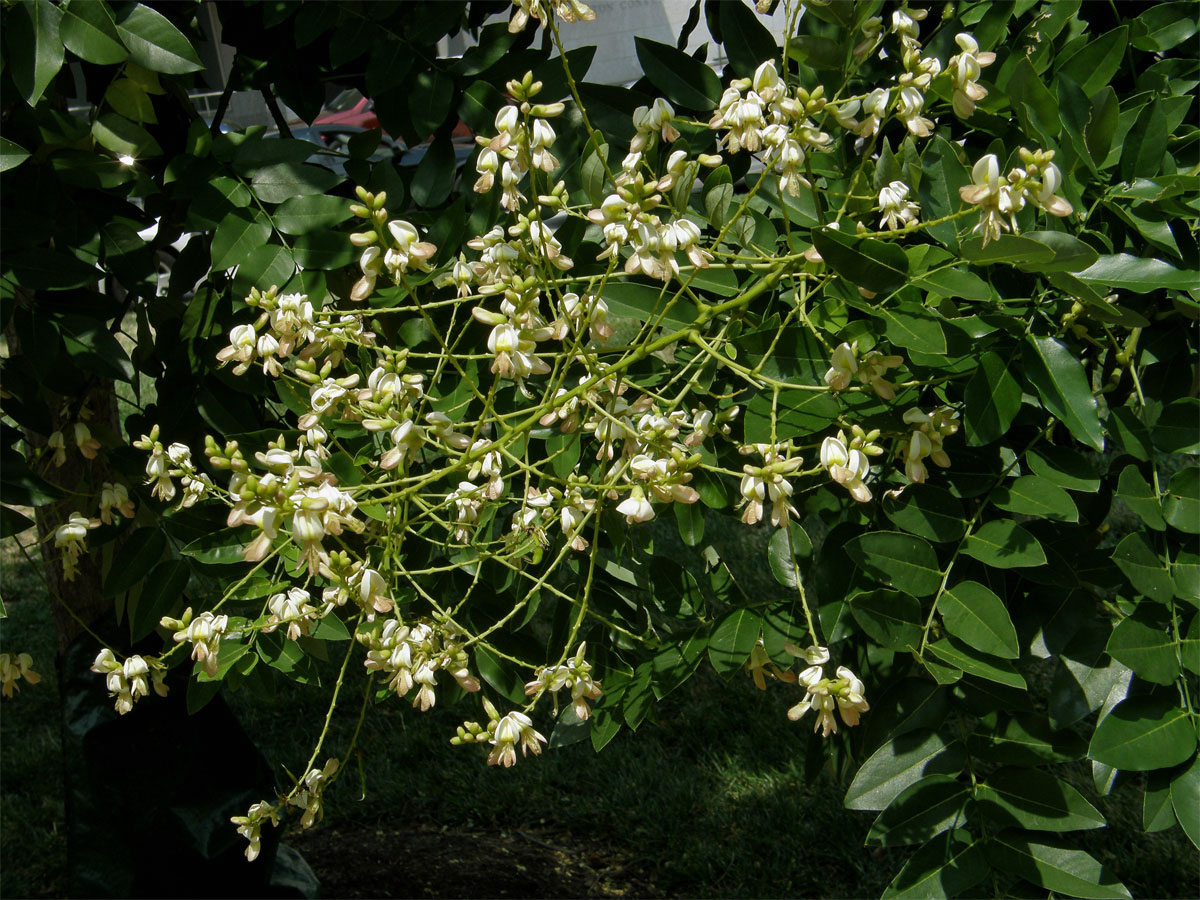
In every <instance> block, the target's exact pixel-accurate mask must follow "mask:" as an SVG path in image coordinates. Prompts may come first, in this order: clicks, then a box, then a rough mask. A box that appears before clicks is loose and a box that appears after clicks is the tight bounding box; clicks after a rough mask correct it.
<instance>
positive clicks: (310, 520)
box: [205, 376, 363, 575]
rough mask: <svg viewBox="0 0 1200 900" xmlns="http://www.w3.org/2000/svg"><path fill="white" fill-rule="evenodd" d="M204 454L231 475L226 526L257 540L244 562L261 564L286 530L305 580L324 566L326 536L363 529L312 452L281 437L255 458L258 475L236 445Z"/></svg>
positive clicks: (352, 502) (351, 502)
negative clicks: (249, 529) (248, 529)
mask: <svg viewBox="0 0 1200 900" xmlns="http://www.w3.org/2000/svg"><path fill="white" fill-rule="evenodd" d="M355 380H357V376H356V377H355ZM342 390H343V391H344V388H343V389H342ZM315 424H316V423H315V422H309V423H308V426H309V428H310V429H311V428H312V426H313V425H315ZM205 450H206V453H207V455H208V458H209V461H210V462H211V463H212V464H213V465H214V466H216V467H217V468H228V469H231V470H232V473H231V475H230V479H229V488H228V491H229V494H230V495H231V496H232V498H233V500H234V503H233V508H232V509H230V511H229V515H228V517H227V519H226V521H227V524H228V525H229V526H230V527H231V528H233V527H237V526H239V525H252V526H254V527H255V528H256V529H258V532H259V534H258V537H256V538H255V539H254V540H252V541H251V542H250V543H249V544H247V545H246V549H245V551H244V552H243V556H244V557H245V559H246V560H247V561H250V562H257V561H259V560H261V559H263V558H265V557H266V555H267V552H268V550H269V549H270V548H271V546H272V544H273V542H274V541H275V539H276V538H277V537H278V536H279V532H280V530H281V529H282V528H287V529H289V530H290V532H291V536H292V540H293V541H294V542H295V543H296V545H297V546H298V547H299V549H300V559H301V560H302V561H303V562H304V563H305V564H306V565H307V567H308V571H309V574H310V575H315V574H316V573H317V570H318V569H319V568H320V566H321V565H322V563H324V562H326V561H327V560H328V553H327V551H326V549H325V546H324V543H323V541H324V539H325V538H326V536H334V537H336V536H338V535H340V534H341V533H342V531H343V530H344V529H346V530H349V531H353V532H358V531H362V529H363V523H362V521H361V520H360V519H358V518H356V517H355V512H356V510H357V508H358V504H357V503H356V502H355V500H354V498H353V497H352V496H351V495H350V493H349V492H347V491H343V490H341V489H340V488H338V486H337V478H336V477H335V476H334V475H333V474H332V473H330V472H326V471H324V470H323V468H322V465H321V462H322V460H321V454H320V453H319V452H317V450H315V449H312V448H311V447H310V448H308V449H304V448H301V447H299V446H297V447H296V448H295V449H292V450H288V449H287V447H286V442H285V440H284V438H283V437H280V438H279V439H278V440H276V441H272V442H271V443H270V444H268V449H267V450H266V452H258V453H256V454H254V459H255V461H256V462H257V463H258V465H259V466H260V467H261V468H262V469H264V470H265V472H264V473H263V474H257V473H253V472H251V471H250V470H249V464H248V462H247V460H245V459H244V458H243V457H242V455H241V452H240V451H239V450H238V448H237V444H236V443H230V444H228V445H226V447H225V449H224V451H222V450H220V449H219V448H218V447H217V446H216V443H215V442H211V443H208V445H207V446H206V448H205Z"/></svg>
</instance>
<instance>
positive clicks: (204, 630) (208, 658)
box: [159, 606, 229, 678]
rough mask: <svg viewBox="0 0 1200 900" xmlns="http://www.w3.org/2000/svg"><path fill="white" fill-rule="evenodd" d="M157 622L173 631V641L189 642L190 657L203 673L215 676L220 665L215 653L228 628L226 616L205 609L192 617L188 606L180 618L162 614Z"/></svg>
mask: <svg viewBox="0 0 1200 900" xmlns="http://www.w3.org/2000/svg"><path fill="white" fill-rule="evenodd" d="M159 624H161V625H162V627H163V628H166V629H167V630H168V631H173V632H175V635H174V640H175V643H177V644H182V643H184V642H187V643H189V644H191V645H192V659H193V660H195V661H196V662H198V663H200V666H201V667H202V668H203V669H204V674H206V675H207V676H208V677H209V678H215V677H216V675H217V671H218V667H219V666H220V662H219V661H218V660H217V655H218V654H219V653H220V651H221V638H222V637H224V636H225V634H226V632H227V631H228V629H229V617H228V616H218V615H214V614H213V613H211V612H208V611H205V612H202V613H200V615H198V616H195V617H193V616H192V608H191V607H190V606H189V607H188V608H187V609H185V610H184V612H183V616H182V617H181V618H178V619H172V618H171V617H169V616H163V618H162V621H161V622H160V623H159Z"/></svg>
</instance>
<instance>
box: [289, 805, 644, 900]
mask: <svg viewBox="0 0 1200 900" xmlns="http://www.w3.org/2000/svg"><path fill="white" fill-rule="evenodd" d="M290 843H291V844H293V845H294V846H295V847H296V848H297V849H299V850H300V851H301V852H302V853H303V854H304V856H305V858H306V859H307V860H308V862H309V864H310V865H311V866H312V867H313V870H314V871H315V872H316V873H317V876H318V877H319V878H320V879H321V895H322V896H323V897H538V898H559V897H564V898H565V897H663V896H666V895H665V894H663V892H662V891H661V890H660V889H659V888H658V887H656V886H655V884H654V881H653V872H652V867H651V866H649V865H648V864H647V863H645V862H637V861H634V860H632V859H631V858H630V857H629V855H628V853H627V852H623V851H622V850H620V849H619V848H617V847H615V846H608V845H605V844H604V843H602V842H599V841H597V840H596V839H595V838H594V837H593V836H588V837H587V838H578V837H576V836H574V835H570V834H562V833H560V832H553V833H551V832H548V831H546V830H545V829H529V830H521V831H501V830H499V829H495V828H465V829H453V828H447V827H444V826H442V827H439V826H437V825H433V824H420V825H410V826H403V827H397V825H396V824H395V823H394V822H390V823H386V822H381V823H379V824H377V825H371V824H361V823H353V822H343V823H340V824H338V825H334V826H331V827H329V828H323V829H320V830H319V831H315V832H310V833H308V834H303V835H295V836H293V837H292V838H291V839H290Z"/></svg>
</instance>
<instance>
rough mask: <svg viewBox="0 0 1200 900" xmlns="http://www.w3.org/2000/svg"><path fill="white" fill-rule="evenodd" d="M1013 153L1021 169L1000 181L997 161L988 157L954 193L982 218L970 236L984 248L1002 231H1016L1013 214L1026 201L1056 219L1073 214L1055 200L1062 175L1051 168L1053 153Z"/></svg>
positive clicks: (1066, 203) (1066, 204)
mask: <svg viewBox="0 0 1200 900" xmlns="http://www.w3.org/2000/svg"><path fill="white" fill-rule="evenodd" d="M1017 153H1018V156H1020V158H1021V162H1023V163H1024V164H1025V168H1020V167H1017V168H1014V169H1012V170H1011V171H1010V172H1009V173H1008V175H1006V176H1004V177H1001V175H1000V160H999V159H997V158H996V155H995V154H994V153H988V154H987V155H986V156H983V157H981V158H980V159H979V161H978V162H976V163H975V166H974V167H973V168H972V169H971V182H972V183H971V184H968V185H964V186H963V187H960V188H959V189H958V192H959V194H960V195H961V196H962V199H963V200H964V201H965V202H967V203H972V204H974V205H976V206H978V207H979V209H980V212H982V214H983V215H982V217H981V218H980V220H979V224H978V225H976V226H975V228H974V232H975V233H976V234H982V235H983V245H984V246H985V247H986V246H987V244H988V242H989V241H994V240H996V239H997V238H998V237H1000V235H1001V234H1003V233H1004V232H1005V231H1011V232H1013V233H1014V234H1017V233H1018V232H1019V231H1020V229H1019V228H1018V227H1017V213H1019V212H1020V211H1021V210H1022V209H1024V208H1025V203H1026V201H1028V202H1030V203H1033V204H1034V205H1035V206H1037V207H1038V208H1039V209H1042V210H1044V211H1045V212H1048V213H1050V215H1052V216H1058V217H1059V218H1062V217H1064V216H1069V215H1070V214H1071V213H1072V212H1073V211H1074V210H1073V208H1072V206H1071V204H1070V202H1069V201H1067V200H1065V199H1064V198H1062V197H1060V196H1058V189H1059V188H1060V187H1061V186H1062V173H1061V172H1059V170H1058V166H1056V165H1054V162H1053V159H1054V151H1053V150H1036V151H1033V150H1028V149H1026V148H1025V147H1022V148H1020V150H1018V151H1017Z"/></svg>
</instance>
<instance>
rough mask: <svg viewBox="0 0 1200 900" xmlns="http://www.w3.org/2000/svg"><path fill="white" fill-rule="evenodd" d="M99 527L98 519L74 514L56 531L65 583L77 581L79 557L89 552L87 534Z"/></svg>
mask: <svg viewBox="0 0 1200 900" xmlns="http://www.w3.org/2000/svg"><path fill="white" fill-rule="evenodd" d="M99 527H100V522H99V521H98V520H97V519H89V518H87V517H86V516H83V515H81V514H80V513H78V512H73V513H71V515H70V516H68V517H67V521H66V522H64V523H63V524H62V525H59V526H58V528H56V529H55V530H54V546H55V547H57V548H58V549H60V550H62V565H63V581H74V580H75V573H76V571H77V569H78V560H79V557H80V556H81V555H82V554H84V553H86V552H87V549H86V547H85V546H84V543H85V541H86V539H87V533H88V532H89V531H91V530H92V529H93V528H99Z"/></svg>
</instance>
